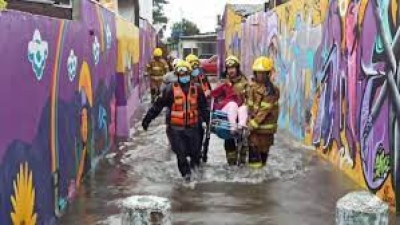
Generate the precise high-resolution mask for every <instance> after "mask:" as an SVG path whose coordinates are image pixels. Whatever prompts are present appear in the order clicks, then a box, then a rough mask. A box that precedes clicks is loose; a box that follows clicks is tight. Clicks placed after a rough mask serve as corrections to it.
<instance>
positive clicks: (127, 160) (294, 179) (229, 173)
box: [60, 115, 359, 225]
mask: <svg viewBox="0 0 400 225" xmlns="http://www.w3.org/2000/svg"><path fill="white" fill-rule="evenodd" d="M164 118H165V117H164V115H160V116H159V117H158V118H157V119H156V120H155V121H153V123H152V125H151V126H150V129H149V131H147V132H145V131H143V130H142V129H141V128H140V129H137V130H136V131H134V130H135V129H132V132H131V135H132V137H131V139H130V140H129V141H128V142H125V143H123V145H122V146H121V147H120V151H119V152H118V153H111V154H109V155H108V156H107V157H106V159H105V160H103V162H101V163H100V165H99V167H98V169H97V171H96V172H95V174H94V175H93V176H92V177H90V178H88V179H87V180H86V181H85V182H84V186H83V187H82V189H81V190H80V191H79V194H78V196H77V199H76V200H75V201H74V202H73V203H72V205H71V207H70V208H69V210H67V215H65V216H63V217H62V220H61V223H60V224H65V225H73V224H77V225H78V224H88V225H89V224H111V225H119V224H120V208H119V207H120V204H121V201H122V200H124V199H125V198H127V197H129V196H132V195H156V196H161V197H166V198H169V199H171V201H172V219H173V224H182V225H183V224H185V225H186V224H210V225H211V224H270V225H275V224H276V225H278V224H279V225H284V224H302V225H303V224H304V225H314V224H315V225H320V224H334V214H335V204H336V201H337V200H338V199H339V198H340V197H342V196H343V195H345V194H346V193H348V192H350V191H353V190H357V189H359V188H358V187H357V186H356V185H355V184H354V183H353V182H352V181H351V180H349V179H348V178H347V177H346V176H345V175H344V174H342V173H338V172H337V171H336V169H335V168H334V167H332V166H331V164H329V163H328V162H325V161H323V160H321V159H320V158H319V157H318V156H317V155H315V152H314V151H313V150H310V149H306V148H305V147H303V146H302V145H301V144H299V143H297V142H295V141H293V140H292V139H291V138H290V136H289V135H288V134H287V133H283V132H279V133H278V134H277V136H276V137H277V141H276V144H275V146H274V147H273V149H272V151H271V157H270V160H269V162H268V166H267V167H266V168H265V169H263V170H251V169H248V168H246V167H243V168H239V167H228V166H227V165H226V162H225V152H224V150H223V142H222V141H221V140H220V139H218V138H217V137H216V136H214V135H213V136H212V139H211V143H210V153H209V154H210V157H209V158H210V160H209V162H208V163H207V164H206V165H204V166H203V168H202V170H201V172H200V173H199V174H197V176H196V184H195V187H194V188H193V189H191V188H188V187H184V186H182V178H181V177H180V174H179V172H178V168H177V166H176V158H175V155H174V154H173V153H172V151H171V150H170V148H169V147H168V142H167V138H166V136H165V125H164V123H163V122H164ZM139 124H140V123H137V124H136V126H135V127H139Z"/></svg>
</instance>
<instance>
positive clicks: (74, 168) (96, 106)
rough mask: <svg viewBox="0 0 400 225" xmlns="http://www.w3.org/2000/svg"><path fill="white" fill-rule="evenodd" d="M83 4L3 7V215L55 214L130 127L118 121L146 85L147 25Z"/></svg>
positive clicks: (21, 218)
mask: <svg viewBox="0 0 400 225" xmlns="http://www.w3.org/2000/svg"><path fill="white" fill-rule="evenodd" d="M79 10H80V12H79V14H80V15H82V16H80V17H79V18H80V19H78V20H74V21H71V20H60V19H54V18H49V17H44V16H38V15H32V14H28V13H22V12H18V11H12V10H4V11H1V12H0V29H1V31H2V32H1V33H0V50H1V52H2V54H3V57H2V60H0V67H1V68H2V69H1V72H0V73H1V82H0V89H1V93H2V95H1V97H0V104H1V106H2V109H1V110H0V124H1V125H2V129H1V133H0V224H56V218H57V217H58V216H60V215H61V214H62V212H63V211H64V210H65V209H66V208H67V206H68V204H69V203H70V202H71V201H72V200H73V199H74V197H75V195H76V192H77V190H78V188H79V186H80V184H81V182H82V179H83V178H84V176H85V175H86V174H88V172H89V171H91V170H93V169H94V168H95V166H96V164H97V162H98V161H99V159H101V157H102V156H104V154H106V153H107V152H108V151H110V149H112V148H113V147H115V138H116V136H118V135H128V134H129V131H127V130H126V126H125V128H121V124H123V123H128V122H129V118H128V116H129V115H132V114H133V111H135V109H136V108H137V107H138V105H139V102H138V101H137V102H132V101H131V99H133V98H138V97H139V96H142V95H143V93H144V91H145V89H144V87H145V85H144V80H143V76H142V75H141V74H142V72H143V68H144V63H145V61H147V60H148V59H149V58H150V57H151V52H152V48H153V47H154V41H152V40H151V38H154V37H155V35H154V30H153V29H152V28H151V26H150V25H149V24H146V22H145V21H144V22H143V28H140V29H139V28H137V27H134V25H133V24H130V23H128V22H126V21H124V20H123V19H121V18H119V17H118V16H116V15H115V14H114V13H112V12H110V11H109V10H108V9H106V8H104V7H102V6H101V5H99V4H97V3H95V2H92V1H90V0H82V1H80V7H79ZM143 39H146V40H145V41H142V42H141V43H140V41H141V40H143ZM153 40H155V38H154V39H153ZM121 90H122V91H121ZM119 123H120V124H119Z"/></svg>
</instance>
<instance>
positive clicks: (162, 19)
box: [153, 0, 169, 25]
mask: <svg viewBox="0 0 400 225" xmlns="http://www.w3.org/2000/svg"><path fill="white" fill-rule="evenodd" d="M166 4H169V2H168V1H167V0H153V24H161V25H164V24H167V23H168V18H167V17H166V16H165V14H164V5H166Z"/></svg>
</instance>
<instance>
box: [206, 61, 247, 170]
mask: <svg viewBox="0 0 400 225" xmlns="http://www.w3.org/2000/svg"><path fill="white" fill-rule="evenodd" d="M225 67H226V71H225V73H226V74H227V78H228V79H227V81H226V82H225V83H223V84H222V85H220V86H219V87H217V88H216V89H214V90H213V91H211V96H212V97H213V98H214V99H215V101H214V102H215V104H214V109H216V110H222V111H223V112H225V113H226V114H227V117H228V120H229V123H230V124H232V125H233V126H232V127H231V132H232V133H233V134H237V133H240V132H241V131H240V130H241V129H242V128H243V127H245V126H246V123H247V116H248V115H247V114H248V113H247V106H246V105H245V104H244V103H245V99H246V89H247V87H248V82H247V79H246V76H245V75H243V73H242V72H241V70H240V63H239V59H238V58H237V57H235V56H229V57H228V58H227V59H226V60H225ZM236 124H238V125H239V126H238V127H236V126H235V125H236ZM224 148H225V152H226V159H227V162H228V164H229V165H231V166H234V165H240V164H244V163H245V161H246V159H245V157H243V156H242V155H241V156H240V158H238V148H237V143H236V141H235V139H234V138H231V139H227V140H225V143H224Z"/></svg>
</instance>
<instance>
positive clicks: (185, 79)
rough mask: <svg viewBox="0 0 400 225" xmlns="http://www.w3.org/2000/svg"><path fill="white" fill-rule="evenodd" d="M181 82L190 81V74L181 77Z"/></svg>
mask: <svg viewBox="0 0 400 225" xmlns="http://www.w3.org/2000/svg"><path fill="white" fill-rule="evenodd" d="M179 82H181V83H182V84H187V83H189V82H190V76H183V77H179Z"/></svg>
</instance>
